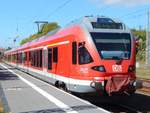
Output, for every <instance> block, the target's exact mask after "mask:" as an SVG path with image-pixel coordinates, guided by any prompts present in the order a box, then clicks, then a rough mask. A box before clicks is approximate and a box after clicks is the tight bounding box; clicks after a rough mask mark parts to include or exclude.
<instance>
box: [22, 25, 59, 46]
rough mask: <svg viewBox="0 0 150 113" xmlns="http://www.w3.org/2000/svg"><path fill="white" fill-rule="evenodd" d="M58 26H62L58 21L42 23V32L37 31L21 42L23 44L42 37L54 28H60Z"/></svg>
mask: <svg viewBox="0 0 150 113" xmlns="http://www.w3.org/2000/svg"><path fill="white" fill-rule="evenodd" d="M58 28H60V26H59V25H58V24H57V23H56V22H53V23H46V24H42V25H41V26H40V32H38V33H35V34H33V35H31V36H29V37H27V38H25V39H23V40H22V41H21V42H20V45H23V44H25V43H27V42H31V41H32V40H34V39H37V38H40V37H42V36H44V35H46V34H47V33H48V32H50V31H53V30H55V29H58Z"/></svg>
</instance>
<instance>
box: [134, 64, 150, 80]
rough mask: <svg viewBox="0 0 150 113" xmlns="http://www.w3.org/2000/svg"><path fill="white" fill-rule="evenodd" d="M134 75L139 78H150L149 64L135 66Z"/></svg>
mask: <svg viewBox="0 0 150 113" xmlns="http://www.w3.org/2000/svg"><path fill="white" fill-rule="evenodd" d="M136 75H137V77H140V78H146V79H150V66H149V67H148V66H145V65H144V64H141V65H140V67H139V68H136Z"/></svg>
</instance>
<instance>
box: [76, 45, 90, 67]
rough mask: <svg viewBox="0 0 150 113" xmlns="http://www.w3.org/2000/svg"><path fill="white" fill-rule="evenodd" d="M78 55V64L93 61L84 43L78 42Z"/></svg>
mask: <svg viewBox="0 0 150 113" xmlns="http://www.w3.org/2000/svg"><path fill="white" fill-rule="evenodd" d="M78 56H79V64H88V63H91V62H93V59H92V57H91V55H90V53H89V52H88V50H87V49H86V48H85V47H84V45H81V44H80V43H79V48H78Z"/></svg>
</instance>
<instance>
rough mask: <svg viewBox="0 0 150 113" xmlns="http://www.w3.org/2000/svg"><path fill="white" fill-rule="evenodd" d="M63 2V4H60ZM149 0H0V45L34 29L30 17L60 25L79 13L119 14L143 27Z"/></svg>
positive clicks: (78, 16) (125, 19)
mask: <svg viewBox="0 0 150 113" xmlns="http://www.w3.org/2000/svg"><path fill="white" fill-rule="evenodd" d="M64 4H65V5H64ZM148 9H150V0H0V40H1V41H0V47H8V46H10V47H13V46H14V43H13V39H14V38H15V37H18V38H17V42H16V44H15V46H18V45H19V42H20V40H22V39H23V38H26V37H28V36H29V35H31V34H34V33H35V32H37V26H36V24H35V23H34V21H38V20H44V21H49V22H57V23H58V24H59V25H60V26H64V25H66V24H68V23H69V22H71V21H72V20H75V19H77V18H80V17H82V16H86V15H103V16H109V17H114V18H119V19H120V20H122V21H123V22H124V23H125V24H127V25H128V26H129V27H130V28H139V26H141V28H142V29H144V28H145V25H146V10H148Z"/></svg>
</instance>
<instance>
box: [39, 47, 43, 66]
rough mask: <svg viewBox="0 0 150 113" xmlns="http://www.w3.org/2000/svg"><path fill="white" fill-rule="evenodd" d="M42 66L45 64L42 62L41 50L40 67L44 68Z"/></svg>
mask: <svg viewBox="0 0 150 113" xmlns="http://www.w3.org/2000/svg"><path fill="white" fill-rule="evenodd" d="M42 65H43V62H42V50H40V65H39V66H40V67H42Z"/></svg>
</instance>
